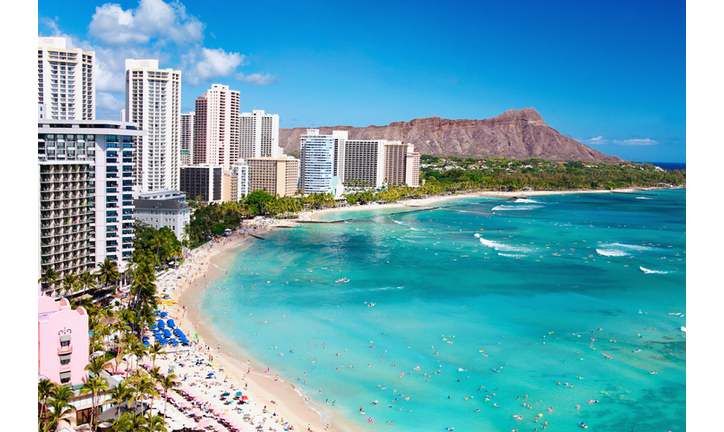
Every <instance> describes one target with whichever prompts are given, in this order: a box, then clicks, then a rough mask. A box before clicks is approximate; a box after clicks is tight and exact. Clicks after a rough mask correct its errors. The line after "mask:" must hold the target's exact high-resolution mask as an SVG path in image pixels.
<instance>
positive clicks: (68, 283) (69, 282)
mask: <svg viewBox="0 0 724 432" xmlns="http://www.w3.org/2000/svg"><path fill="white" fill-rule="evenodd" d="M77 288H78V275H76V274H75V273H69V274H67V275H65V276H63V295H68V294H72V293H74V292H75V290H76V289H77Z"/></svg>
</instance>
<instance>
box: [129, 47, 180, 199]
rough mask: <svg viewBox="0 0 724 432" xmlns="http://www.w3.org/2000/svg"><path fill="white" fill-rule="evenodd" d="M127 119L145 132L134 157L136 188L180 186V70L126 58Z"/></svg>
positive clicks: (147, 189) (141, 189)
mask: <svg viewBox="0 0 724 432" xmlns="http://www.w3.org/2000/svg"><path fill="white" fill-rule="evenodd" d="M125 115H126V121H129V122H132V123H136V124H137V125H138V127H139V128H140V129H141V130H143V131H145V132H146V134H145V136H144V137H143V138H142V139H141V142H140V145H139V148H138V154H137V158H136V183H137V184H138V185H139V186H140V188H139V191H141V192H142V191H153V190H160V189H178V188H179V168H180V166H181V162H180V142H181V71H177V70H173V69H159V68H158V60H132V59H127V60H126V109H125Z"/></svg>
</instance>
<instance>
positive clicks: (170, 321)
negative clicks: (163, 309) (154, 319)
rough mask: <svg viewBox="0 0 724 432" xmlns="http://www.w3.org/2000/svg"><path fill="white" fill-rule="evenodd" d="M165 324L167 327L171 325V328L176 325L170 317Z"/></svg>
mask: <svg viewBox="0 0 724 432" xmlns="http://www.w3.org/2000/svg"><path fill="white" fill-rule="evenodd" d="M166 325H167V326H169V327H171V328H174V327H176V323H175V322H173V320H172V319H169V320H168V321H166Z"/></svg>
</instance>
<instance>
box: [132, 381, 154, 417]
mask: <svg viewBox="0 0 724 432" xmlns="http://www.w3.org/2000/svg"><path fill="white" fill-rule="evenodd" d="M136 390H137V391H138V393H139V396H140V399H141V403H142V404H143V399H144V398H145V397H148V398H150V399H151V406H150V408H151V409H150V410H149V413H150V412H151V411H153V400H154V399H155V398H156V397H157V396H158V391H157V390H156V385H155V382H154V380H153V378H152V377H151V376H150V375H149V374H143V375H140V376H138V380H137V381H136ZM149 415H150V414H149Z"/></svg>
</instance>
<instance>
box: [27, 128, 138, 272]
mask: <svg viewBox="0 0 724 432" xmlns="http://www.w3.org/2000/svg"><path fill="white" fill-rule="evenodd" d="M142 137H143V132H142V131H139V130H138V129H137V128H136V125H134V124H130V123H124V122H114V121H106V120H38V168H39V173H38V174H39V178H40V194H39V195H40V237H39V240H40V244H39V249H40V250H39V252H40V253H39V256H40V262H39V268H38V272H39V273H40V274H42V273H45V271H46V270H48V269H49V268H52V269H54V270H55V271H57V272H58V273H59V274H60V275H61V277H63V276H65V275H67V274H71V273H75V274H79V273H82V272H84V271H92V270H93V269H94V268H95V266H96V265H97V264H98V263H101V262H103V260H104V259H105V258H110V259H112V260H114V261H116V263H117V265H118V268H119V271H120V272H122V273H123V272H125V270H126V266H127V264H128V261H129V260H130V259H131V255H132V254H133V223H134V204H133V185H134V179H133V167H134V163H133V159H134V151H135V148H136V144H135V143H136V142H137V141H138V140H140V139H141V138H142Z"/></svg>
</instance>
